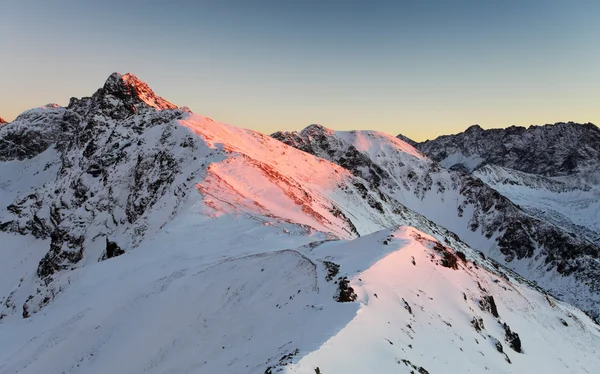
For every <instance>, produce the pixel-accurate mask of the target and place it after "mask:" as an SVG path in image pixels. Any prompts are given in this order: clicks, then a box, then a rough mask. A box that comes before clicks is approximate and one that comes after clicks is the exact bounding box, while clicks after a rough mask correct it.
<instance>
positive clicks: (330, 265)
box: [323, 261, 340, 282]
mask: <svg viewBox="0 0 600 374" xmlns="http://www.w3.org/2000/svg"><path fill="white" fill-rule="evenodd" d="M323 265H324V266H325V267H326V268H327V276H326V277H325V279H326V280H327V281H328V282H330V281H331V280H332V279H333V278H334V277H335V276H336V275H338V273H339V272H340V265H338V264H336V263H334V262H331V261H323Z"/></svg>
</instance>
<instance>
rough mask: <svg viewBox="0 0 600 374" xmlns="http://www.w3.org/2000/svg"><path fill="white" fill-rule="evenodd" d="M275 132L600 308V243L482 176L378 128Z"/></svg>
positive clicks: (542, 281)
mask: <svg viewBox="0 0 600 374" xmlns="http://www.w3.org/2000/svg"><path fill="white" fill-rule="evenodd" d="M272 136H273V137H274V138H276V139H278V140H280V141H282V142H284V143H286V144H288V145H291V146H293V147H296V148H298V149H301V150H303V151H305V152H308V153H311V154H313V155H315V156H318V157H322V158H325V159H327V160H330V161H332V162H334V163H337V164H338V165H340V166H342V167H344V168H346V169H348V170H350V171H351V172H352V173H353V174H354V175H357V176H360V177H361V178H363V179H365V180H367V181H368V182H369V186H370V188H372V189H376V190H378V191H380V192H381V193H382V194H383V195H385V196H387V197H389V200H391V201H396V202H398V203H400V204H402V205H404V206H406V207H408V208H409V209H411V210H414V211H416V212H418V213H420V214H422V215H423V216H425V217H427V218H428V219H429V220H431V221H433V222H435V223H436V224H438V225H440V226H443V227H445V228H447V229H448V230H450V231H452V232H454V233H455V234H457V235H458V236H459V237H460V238H461V239H462V240H463V241H465V242H466V243H467V244H469V245H470V246H471V247H473V248H476V249H479V250H481V251H482V252H483V253H485V254H486V255H488V256H491V257H493V258H494V259H496V260H498V261H500V262H501V263H503V264H505V265H506V266H508V267H510V268H512V269H514V270H516V271H518V272H520V273H521V274H522V275H523V276H525V277H527V278H529V279H531V280H534V281H536V282H537V283H538V284H539V285H540V286H542V287H543V288H545V289H547V290H549V291H550V292H552V293H554V294H555V295H558V296H560V297H564V298H565V299H566V300H569V301H570V302H573V303H575V304H576V305H579V306H581V307H584V305H587V307H584V308H585V309H586V310H588V311H589V312H590V313H591V314H592V315H595V316H597V315H598V310H597V309H596V307H594V306H593V305H597V304H598V302H599V301H600V299H599V298H598V292H599V291H600V272H599V270H600V267H599V266H598V260H599V253H600V250H599V247H598V246H597V245H596V244H594V243H592V242H590V241H589V240H587V238H585V237H582V236H580V235H577V234H575V233H573V232H569V231H566V230H563V229H561V228H559V227H557V226H555V225H554V224H551V223H548V222H546V221H544V220H541V219H538V218H535V217H532V216H531V215H530V214H528V213H526V212H524V211H523V210H522V209H521V208H520V207H519V206H518V205H516V204H514V203H513V202H512V201H511V200H510V199H508V198H507V197H505V196H503V195H501V194H500V193H499V192H498V191H496V190H495V189H493V188H491V187H489V186H488V185H487V184H485V183H483V182H482V180H481V179H479V178H475V177H472V176H470V175H468V174H465V173H464V172H461V171H454V170H449V169H445V168H443V167H442V166H441V165H440V164H438V163H437V162H434V161H432V160H430V159H429V158H427V157H426V156H424V155H423V154H422V153H421V152H419V151H418V150H417V149H415V148H413V147H412V146H411V145H409V144H407V143H406V142H404V141H402V140H400V139H398V138H394V137H392V136H389V135H386V134H383V133H378V132H375V131H349V132H345V131H333V130H331V129H327V128H325V127H323V126H320V125H311V126H309V127H307V128H306V129H304V130H302V131H300V132H292V133H289V132H287V133H284V132H277V133H274V134H272ZM550 274H555V275H553V276H549V275H550ZM556 276H558V278H557V277H556ZM561 278H562V279H561ZM569 279H574V280H576V281H575V282H572V281H571V280H569ZM575 284H576V285H575ZM575 289H576V290H577V292H573V291H574V290H575ZM582 294H586V295H587V296H585V297H584V298H582V297H581V295H582ZM584 299H587V300H584Z"/></svg>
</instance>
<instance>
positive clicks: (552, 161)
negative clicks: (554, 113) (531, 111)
mask: <svg viewBox="0 0 600 374" xmlns="http://www.w3.org/2000/svg"><path fill="white" fill-rule="evenodd" d="M416 147H417V148H418V149H419V150H420V151H421V152H423V153H425V154H426V155H428V156H429V157H431V158H432V159H434V160H435V161H442V160H444V159H446V158H447V157H448V156H450V155H453V154H455V153H461V154H463V155H464V156H466V157H470V156H474V157H478V158H481V163H482V164H494V165H499V166H502V167H507V168H510V169H514V170H519V171H523V172H526V173H530V174H539V175H543V176H552V177H554V176H564V175H571V174H575V173H579V172H582V171H585V170H593V169H595V170H597V169H598V166H599V165H600V129H599V128H598V127H597V126H595V125H594V124H592V123H586V124H578V123H574V122H567V123H564V122H559V123H555V124H553V125H544V126H530V127H529V128H525V127H517V126H511V127H508V128H505V129H491V130H483V129H482V128H481V127H479V126H477V127H474V126H471V127H469V128H468V129H467V130H466V131H465V132H463V133H459V134H456V135H444V136H440V137H438V138H436V139H434V140H427V141H425V142H422V143H419V144H417V145H416ZM459 163H460V161H459Z"/></svg>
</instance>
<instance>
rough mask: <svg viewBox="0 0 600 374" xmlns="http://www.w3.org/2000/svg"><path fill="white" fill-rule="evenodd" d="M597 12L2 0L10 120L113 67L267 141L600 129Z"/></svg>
mask: <svg viewBox="0 0 600 374" xmlns="http://www.w3.org/2000/svg"><path fill="white" fill-rule="evenodd" d="M599 14H600V1H597V0H591V1H586V0H561V1H559V0H518V1H516V0H477V1H475V0H454V1H447V0H409V1H405V0H393V1H384V0H380V1H377V0H372V1H360V0H353V1H349V0H347V1H341V0H319V1H315V0H303V1H298V0H196V1H194V0H170V1H165V0H145V1H140V0H130V1H126V0H103V1H81V0H1V1H0V117H3V118H4V119H6V120H9V121H10V120H12V119H14V118H15V117H16V116H17V115H18V114H19V113H21V112H23V111H24V110H27V109H30V108H33V107H37V106H41V105H44V104H47V103H51V102H52V103H58V104H60V105H66V104H67V103H68V100H69V98H70V97H82V96H90V95H91V94H93V93H94V92H95V91H96V90H97V89H98V88H100V87H101V86H102V85H103V83H104V81H105V80H106V78H107V77H108V76H109V75H110V74H111V73H112V72H114V71H118V72H121V73H128V72H130V73H133V74H135V75H136V76H138V78H140V79H141V80H143V81H145V82H147V83H148V84H149V85H150V87H152V88H153V90H154V91H155V92H156V93H157V94H158V95H160V96H162V97H164V98H165V99H167V100H169V101H171V102H173V103H175V104H177V105H179V106H184V105H185V106H188V107H189V108H190V109H191V110H192V111H194V112H195V113H198V114H200V115H204V116H207V117H210V118H213V119H214V120H217V121H220V122H225V123H230V124H233V125H236V126H241V127H246V128H252V129H255V130H258V131H261V132H265V133H271V132H273V131H276V130H288V131H290V130H300V129H302V128H304V127H306V126H308V125H309V124H312V123H319V124H322V125H324V126H326V127H330V128H334V129H339V130H349V129H373V130H379V131H383V132H387V133H390V134H394V135H395V134H398V133H402V134H404V135H406V136H408V137H411V138H413V139H415V140H425V139H428V138H429V139H430V138H434V137H436V136H438V135H441V134H449V133H457V132H460V131H463V130H464V129H466V128H467V127H468V126H470V125H473V124H479V125H480V126H482V127H483V128H494V127H507V126H510V125H521V126H529V125H534V124H535V125H540V124H545V123H555V122H561V121H565V122H566V121H575V122H593V123H596V124H600V63H599V62H600V22H598V15H599Z"/></svg>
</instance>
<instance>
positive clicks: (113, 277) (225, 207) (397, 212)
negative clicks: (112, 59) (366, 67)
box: [0, 73, 600, 374]
mask: <svg viewBox="0 0 600 374" xmlns="http://www.w3.org/2000/svg"><path fill="white" fill-rule="evenodd" d="M319 130H326V129H323V128H319ZM327 131H329V130H327ZM344 136H346V137H348V138H347V139H346V138H344V139H346V140H348V141H350V140H351V135H350V134H345V135H344ZM352 136H354V135H352ZM381 136H383V135H381ZM385 139H387V140H386V141H385V142H384V141H383V138H381V139H379V140H378V141H372V139H371V141H370V142H369V141H367V140H369V139H360V142H356V141H355V142H354V143H353V144H355V146H356V147H359V148H357V149H358V151H357V152H346V154H347V155H346V157H347V162H341V160H337V159H336V163H339V165H338V164H336V163H332V162H330V161H328V160H326V159H324V158H320V157H315V156H314V155H311V154H308V153H306V152H303V151H301V150H298V149H296V148H295V147H290V146H288V145H286V144H284V143H282V142H280V141H278V140H276V139H273V138H271V137H269V136H267V135H264V134H260V133H257V132H254V131H250V130H245V129H240V128H237V127H234V126H230V125H226V124H222V123H218V122H215V121H213V120H211V119H209V118H206V117H201V116H198V115H196V114H193V113H191V112H190V111H189V110H188V109H187V108H185V107H181V108H180V107H177V106H176V105H174V104H172V103H169V102H168V101H166V100H164V99H162V98H160V97H158V96H157V95H155V94H154V93H153V92H152V90H151V89H150V88H149V87H148V85H146V84H145V83H143V82H141V81H140V80H138V79H137V78H136V77H135V76H133V75H131V74H126V75H121V74H118V73H115V74H113V75H111V76H110V77H109V78H108V80H107V81H106V83H105V84H104V86H103V87H102V88H100V89H99V90H98V91H96V92H95V93H94V94H93V95H92V96H91V97H87V98H82V99H71V101H70V103H69V105H68V106H67V107H60V106H58V105H55V104H50V105H46V106H44V107H41V108H37V109H33V110H30V111H27V112H25V113H23V114H21V115H20V116H19V117H18V118H17V119H15V121H13V122H11V123H9V124H6V125H3V126H2V127H0V336H2V339H0V374H5V373H39V372H49V373H105V372H107V371H112V372H119V373H121V372H122V373H142V372H144V373H165V372H173V373H175V372H219V373H260V374H262V373H277V372H289V373H315V372H316V373H324V374H327V373H333V372H349V373H351V372H361V373H362V372H365V371H368V372H370V371H384V372H388V371H398V372H406V373H410V372H420V373H432V374H433V373H438V372H448V368H454V369H456V370H454V371H456V372H464V371H465V370H466V371H469V370H470V371H474V372H482V371H485V370H490V371H492V372H523V371H525V370H527V368H531V367H536V368H542V369H545V370H546V372H548V373H552V372H556V373H569V372H571V373H581V372H589V373H591V372H593V371H594V368H596V367H597V366H598V364H599V362H598V360H597V359H596V357H599V355H598V352H600V330H599V329H598V326H597V325H596V324H594V322H593V321H592V320H590V319H589V318H588V317H587V316H586V315H585V314H584V313H583V312H581V311H580V310H578V309H577V308H575V307H573V306H570V305H568V304H565V303H563V302H561V301H558V300H556V299H555V298H554V297H552V296H550V295H548V294H545V293H544V291H543V290H541V289H540V288H539V287H537V286H536V285H535V284H533V283H531V282H529V281H528V280H526V279H524V278H522V277H521V276H519V275H518V274H517V273H514V272H512V271H510V270H509V269H506V268H504V267H503V266H502V265H501V264H498V263H497V262H495V261H493V260H492V259H490V258H487V257H485V256H484V255H483V254H481V253H480V252H479V251H477V250H474V249H472V248H471V247H469V246H468V245H467V244H465V243H464V242H463V241H461V240H460V239H459V237H458V236H456V235H455V234H454V233H453V232H451V231H448V228H446V227H443V226H442V225H439V224H438V223H439V222H436V220H435V219H430V218H428V217H426V216H425V215H423V214H420V212H419V211H414V210H412V209H410V208H411V206H410V204H411V203H414V204H416V202H418V201H420V200H419V199H420V197H418V196H417V197H414V198H412V197H411V198H410V199H406V201H402V200H401V199H399V197H398V196H399V195H395V194H393V193H392V191H391V190H390V189H389V188H388V189H386V188H385V186H392V183H397V182H398V181H399V180H398V179H397V178H398V176H397V175H395V174H392V173H389V172H388V174H387V175H384V173H383V171H386V170H387V169H385V168H384V166H385V167H388V166H389V165H387V164H385V163H384V164H382V165H383V166H381V167H380V169H378V168H377V167H376V165H379V164H376V163H373V162H371V161H370V159H371V158H372V157H376V156H375V155H376V154H380V153H381V152H383V153H386V154H387V153H391V152H396V153H394V155H395V156H401V157H405V158H406V157H409V158H408V159H407V161H406V163H407V165H409V166H410V167H414V168H415V169H414V172H413V173H414V176H413V177H411V178H414V179H415V181H421V182H420V184H419V183H417V185H418V188H417V189H415V190H414V191H419V192H418V193H419V194H420V195H419V196H421V195H422V196H425V195H427V193H428V190H429V189H432V188H435V189H437V190H438V191H439V190H440V189H441V188H442V187H443V188H447V189H453V188H454V187H452V186H454V184H460V183H461V182H459V181H455V180H450V181H447V183H450V184H448V185H444V184H443V185H438V184H435V185H433V184H428V183H429V182H428V181H427V179H426V178H425V177H423V175H424V169H423V168H424V167H426V168H427V170H429V168H436V167H437V166H435V164H434V163H432V162H431V161H430V160H428V159H427V158H426V157H424V156H423V155H421V154H420V153H419V152H418V151H416V150H415V149H414V148H413V147H411V146H410V145H408V144H405V143H403V142H400V141H394V140H393V138H391V137H387V138H385ZM355 140H359V139H355ZM387 141H390V142H391V143H389V144H388V142H387ZM390 144H391V145H390ZM360 147H362V148H360ZM380 151H381V152H380ZM334 153H335V152H334ZM383 153H381V154H383ZM406 155H408V156H406ZM381 157H383V156H382V155H380V158H381ZM350 165H355V167H350ZM424 165H425V166H424ZM378 167H379V166H378ZM437 169H439V167H437ZM357 170H361V171H362V172H361V173H359V172H357ZM402 170H404V169H402ZM439 170H442V169H439ZM444 173H445V171H444ZM448 173H449V172H448ZM448 175H454V174H452V173H449V174H448ZM384 176H385V178H390V179H389V181H388V180H385V179H382V177H384ZM378 177H379V179H378ZM423 178H425V179H423ZM409 180H410V181H412V179H409ZM436 182H437V180H436ZM410 183H413V182H410ZM432 183H433V181H432ZM410 186H411V187H413V185H410ZM433 186H435V187H433ZM482 191H484V193H485V191H487V189H485V188H483V189H482ZM397 193H401V191H397ZM411 193H413V191H412V190H411ZM476 193H479V192H478V191H477V190H474V192H473V195H469V196H471V197H470V198H473V199H476V198H475V197H474V196H475V194H476ZM407 196H410V195H409V194H408V193H407ZM444 196H446V197H445V198H446V199H448V203H449V204H450V206H451V207H452V208H454V209H458V208H456V204H457V203H456V202H453V201H451V197H450V196H451V195H444ZM452 196H454V195H452ZM461 196H463V195H461ZM465 196H466V195H465ZM465 199H466V198H465ZM474 201H478V200H474ZM502 201H503V202H504V204H508V202H507V200H502ZM494 202H495V203H498V202H497V201H496V200H494ZM405 203H406V204H405ZM463 203H464V204H463V211H464V212H466V213H464V214H466V215H467V216H469V217H473V216H474V215H473V214H472V212H471V211H470V209H471V208H470V206H471V205H470V204H472V205H477V204H478V203H477V202H467V200H465V201H463ZM498 204H500V203H498ZM417 205H418V204H417ZM515 209H516V208H515ZM425 213H428V214H429V213H430V212H429V211H425ZM486 217H487V216H486ZM519 217H520V216H519ZM504 218H505V217H499V218H497V219H498V220H501V219H504ZM469 219H472V218H469ZM457 220H459V221H460V219H457ZM438 221H439V220H438ZM444 222H446V221H444ZM477 222H480V224H481V225H484V226H485V225H489V224H490V223H489V222H488V221H486V219H481V220H480V221H477ZM498 222H500V221H498ZM518 222H521V224H526V223H522V222H523V221H518ZM532 222H533V221H532ZM463 223H464V222H463ZM534 223H535V222H534ZM458 227H459V228H464V227H463V226H458ZM485 227H488V226H485ZM533 227H534V228H535V230H537V231H540V232H541V231H543V230H545V226H540V225H537V223H535V225H534V226H533ZM517 233H518V232H517ZM462 234H463V233H462V232H461V235H462ZM527 234H531V235H535V234H536V233H531V232H529V231H527ZM477 235H479V236H481V235H480V234H477ZM477 235H474V236H473V237H474V238H478V237H479V236H477ZM494 235H496V233H495V232H494V234H493V235H492V237H491V238H486V239H482V240H483V241H482V242H483V243H493V240H495V236H494ZM556 235H558V236H557V237H555V240H557V241H558V243H559V244H560V245H563V244H562V243H563V240H567V241H565V242H564V243H568V244H569V245H571V244H572V245H574V246H575V249H576V250H581V251H586V250H590V251H593V250H594V249H595V247H590V248H591V249H587V247H586V248H583V247H579V246H578V245H579V241H578V240H579V239H577V238H571V239H568V238H567V239H564V238H563V237H562V236H560V235H561V232H560V231H557V233H556ZM483 237H485V236H483ZM536 238H537V237H536ZM463 239H465V240H466V239H467V238H463ZM536 240H537V239H536ZM503 243H504V245H505V247H503V248H505V251H506V252H507V253H508V254H507V256H510V254H511V253H512V256H513V257H518V256H519V253H521V252H520V251H521V249H520V248H519V247H518V246H515V247H514V248H512V249H509V244H510V243H508V242H503ZM534 243H536V244H539V243H540V242H539V241H538V242H535V241H534ZM545 243H546V244H545V245H549V244H548V242H545ZM573 243H574V244H573ZM490 245H491V244H490ZM519 245H520V244H519ZM497 247H498V248H500V245H498V246H497ZM494 248H496V247H494ZM557 248H558V249H556V248H554V247H552V248H551V249H549V250H550V251H552V253H557V254H560V253H562V252H561V251H563V249H562V248H563V247H557ZM477 249H479V248H477ZM484 249H486V248H484ZM488 249H489V248H488ZM544 250H546V248H545V247H544V248H543V249H542V248H540V247H539V246H538V247H535V251H537V252H536V253H539V252H543V251H544ZM490 253H491V251H490ZM591 257H592V255H590V254H588V253H586V254H583V255H581V256H579V257H577V258H575V259H564V258H560V259H557V260H556V261H560V262H558V264H561V263H564V264H565V265H558V266H565V268H563V269H562V270H563V274H566V273H567V272H570V275H568V276H559V275H558V272H557V270H551V271H549V272H548V274H549V276H548V278H547V280H548V282H550V281H554V283H556V284H557V285H558V286H557V287H558V288H557V289H559V290H567V289H568V290H572V291H573V292H574V293H577V295H576V296H577V297H574V298H572V300H573V301H575V302H578V303H579V305H583V306H584V307H587V306H589V305H591V304H590V303H592V304H593V303H594V299H593V296H592V295H591V294H590V291H589V290H590V289H589V288H587V287H588V285H586V284H585V283H584V282H582V281H581V278H580V277H581V276H582V275H584V274H585V272H586V271H588V270H589V269H588V265H589V262H588V261H589V258H591ZM515 261H516V260H515ZM515 261H513V263H514V262H515ZM523 261H524V262H522V263H530V262H531V261H530V260H529V259H527V258H526V257H525V260H523ZM527 261H529V262H527ZM575 263H577V264H580V268H577V269H575V270H572V269H571V267H572V266H573V264H575ZM545 266H547V267H549V268H552V269H555V268H556V267H557V265H556V264H555V263H553V262H551V261H550V262H548V263H547V264H546V265H545ZM591 271H592V273H591V274H592V275H594V274H596V273H594V272H593V269H592V270H591ZM533 273H534V272H532V274H533ZM589 279H593V278H592V277H591V276H590V278H589ZM565 280H567V281H568V282H570V283H567V282H566V281H565ZM542 283H543V282H542ZM543 285H544V286H545V284H543ZM590 287H591V286H590ZM549 288H550V287H549ZM550 289H551V288H550ZM594 305H596V304H594ZM588 309H589V308H588ZM591 310H594V309H593V308H592V309H591ZM359 344H360V346H361V347H363V346H367V347H368V349H360V350H357V349H356V347H357V346H358V345H359ZM350 352H351V354H349V353H350ZM548 355H551V356H552V357H551V358H548ZM554 357H556V359H554Z"/></svg>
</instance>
